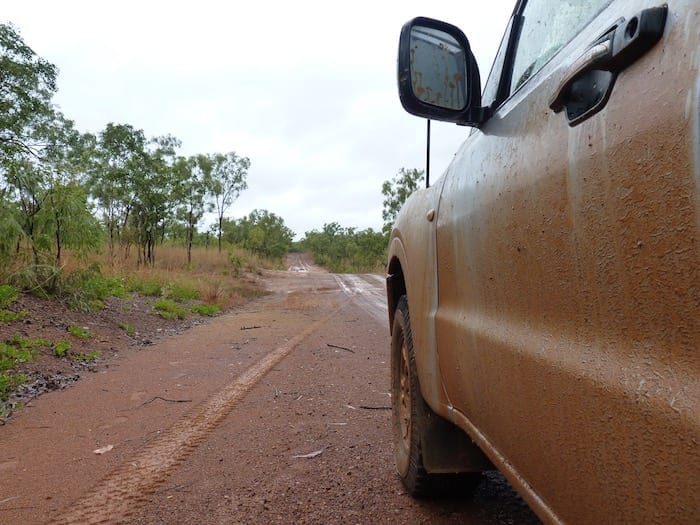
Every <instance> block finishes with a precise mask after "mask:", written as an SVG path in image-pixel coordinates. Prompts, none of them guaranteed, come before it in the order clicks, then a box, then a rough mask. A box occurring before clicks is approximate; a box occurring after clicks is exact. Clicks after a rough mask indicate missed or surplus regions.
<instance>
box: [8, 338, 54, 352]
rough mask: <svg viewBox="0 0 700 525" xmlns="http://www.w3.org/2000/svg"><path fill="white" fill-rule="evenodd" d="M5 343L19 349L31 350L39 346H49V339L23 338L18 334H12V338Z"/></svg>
mask: <svg viewBox="0 0 700 525" xmlns="http://www.w3.org/2000/svg"><path fill="white" fill-rule="evenodd" d="M7 344H9V345H10V346H13V347H15V348H19V349H21V350H31V349H33V348H38V347H41V346H46V347H50V346H51V341H47V340H46V339H24V338H23V337H20V336H18V335H13V336H12V338H11V339H10V340H9V341H7Z"/></svg>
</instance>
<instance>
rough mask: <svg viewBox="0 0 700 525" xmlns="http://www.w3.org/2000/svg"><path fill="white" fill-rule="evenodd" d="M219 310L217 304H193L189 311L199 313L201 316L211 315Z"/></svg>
mask: <svg viewBox="0 0 700 525" xmlns="http://www.w3.org/2000/svg"><path fill="white" fill-rule="evenodd" d="M220 311H221V307H220V306H219V305H218V304H206V303H201V304H195V305H194V306H192V307H191V308H190V312H192V313H193V314H199V315H201V316H202V317H206V316H213V315H216V314H218V313H219V312H220Z"/></svg>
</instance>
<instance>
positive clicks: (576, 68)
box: [549, 5, 668, 126]
mask: <svg viewBox="0 0 700 525" xmlns="http://www.w3.org/2000/svg"><path fill="white" fill-rule="evenodd" d="M667 13H668V7H667V6H665V5H663V6H660V7H652V8H650V9H645V10H644V11H642V12H641V13H640V14H639V15H637V16H634V17H632V18H630V19H629V20H627V21H625V20H624V19H621V20H619V21H618V22H617V23H616V24H615V25H614V26H613V27H612V28H611V29H609V30H608V31H606V32H605V34H603V36H601V37H600V38H599V39H598V40H596V41H595V42H593V44H592V45H591V47H589V48H588V49H587V50H586V52H585V53H584V54H583V55H581V57H579V58H578V59H577V60H576V61H575V62H574V63H573V65H572V66H571V68H570V69H569V72H568V73H567V74H566V75H564V78H563V79H562V80H561V82H559V84H558V86H557V89H556V90H555V91H554V95H553V96H552V98H551V100H550V103H549V107H550V108H551V109H552V110H553V111H554V112H555V113H559V112H560V111H562V110H563V109H566V116H567V119H568V120H569V125H570V126H575V125H576V124H578V123H579V122H582V121H583V120H585V119H587V118H588V117H590V116H592V115H594V114H596V113H597V112H598V111H600V110H601V109H602V108H603V107H604V106H605V104H606V103H607V101H608V99H609V98H610V94H611V92H612V89H613V86H614V85H615V80H616V79H617V75H618V74H619V73H620V71H622V70H623V69H625V68H626V67H627V66H629V65H630V64H632V63H634V62H635V61H636V60H637V59H638V58H640V57H641V56H642V55H644V53H646V52H647V51H648V50H649V49H651V48H652V47H653V46H654V44H656V43H657V42H658V41H659V40H660V39H661V36H662V35H663V32H664V28H665V27H666V16H667Z"/></svg>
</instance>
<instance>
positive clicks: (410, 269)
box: [387, 177, 448, 417]
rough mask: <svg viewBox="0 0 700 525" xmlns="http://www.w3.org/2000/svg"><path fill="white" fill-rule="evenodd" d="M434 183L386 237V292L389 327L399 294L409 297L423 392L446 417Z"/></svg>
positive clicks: (405, 210)
mask: <svg viewBox="0 0 700 525" xmlns="http://www.w3.org/2000/svg"><path fill="white" fill-rule="evenodd" d="M443 181H444V177H443V178H442V179H440V180H439V184H436V185H435V186H433V187H431V188H429V189H425V190H420V191H417V192H415V193H414V194H413V195H411V197H410V198H409V199H408V200H407V201H406V203H405V204H404V206H403V207H402V208H401V212H400V213H399V216H398V217H397V219H396V222H395V224H394V228H393V229H392V232H391V238H390V241H389V264H388V274H389V275H388V278H387V295H388V306H389V322H390V327H391V325H392V324H393V317H394V311H395V308H396V303H397V302H398V299H399V297H400V296H401V295H403V294H405V295H406V297H407V299H408V308H409V313H410V317H411V331H412V333H413V343H414V348H415V355H416V367H417V369H418V380H419V382H420V386H421V392H422V394H423V397H424V398H425V401H426V403H427V404H428V405H429V406H430V408H432V409H433V410H434V411H435V412H436V413H438V414H439V415H441V416H444V417H447V416H448V410H447V397H446V396H445V393H444V390H443V387H442V380H441V378H440V367H439V363H438V355H437V349H436V346H435V312H436V311H437V304H438V286H437V265H436V262H437V247H436V237H435V227H436V219H437V208H438V202H439V195H440V193H439V191H440V189H441V188H442V182H443Z"/></svg>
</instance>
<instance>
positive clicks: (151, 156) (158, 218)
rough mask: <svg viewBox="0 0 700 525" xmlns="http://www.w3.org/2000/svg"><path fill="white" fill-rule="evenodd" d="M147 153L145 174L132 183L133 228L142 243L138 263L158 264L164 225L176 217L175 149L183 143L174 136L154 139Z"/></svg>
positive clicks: (143, 167) (138, 175) (137, 175)
mask: <svg viewBox="0 0 700 525" xmlns="http://www.w3.org/2000/svg"><path fill="white" fill-rule="evenodd" d="M149 146H150V147H149V148H148V149H147V150H146V151H145V152H144V155H143V164H142V170H141V171H140V172H138V173H136V174H135V175H136V177H135V179H134V181H133V187H134V209H133V214H132V218H131V222H132V224H131V225H132V227H133V228H134V231H135V233H136V237H137V239H138V241H139V248H140V250H139V255H138V263H139V264H140V263H144V264H148V265H150V266H153V265H154V264H155V246H156V242H157V241H158V238H159V237H161V238H162V237H163V236H164V235H165V224H166V221H167V220H168V218H170V217H171V216H173V214H174V210H175V203H176V195H175V194H176V191H175V186H176V180H175V178H174V175H173V165H174V163H175V159H176V155H175V150H176V148H178V147H180V141H179V140H178V139H176V138H175V137H173V136H171V135H165V136H162V137H155V138H153V139H151V140H150V141H149Z"/></svg>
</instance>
